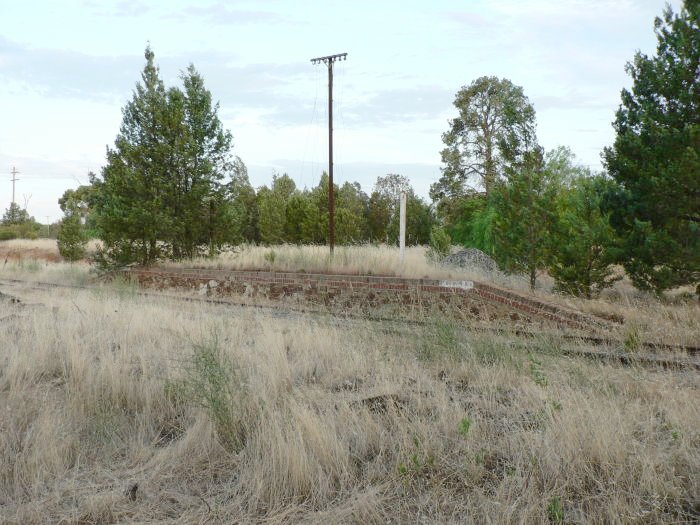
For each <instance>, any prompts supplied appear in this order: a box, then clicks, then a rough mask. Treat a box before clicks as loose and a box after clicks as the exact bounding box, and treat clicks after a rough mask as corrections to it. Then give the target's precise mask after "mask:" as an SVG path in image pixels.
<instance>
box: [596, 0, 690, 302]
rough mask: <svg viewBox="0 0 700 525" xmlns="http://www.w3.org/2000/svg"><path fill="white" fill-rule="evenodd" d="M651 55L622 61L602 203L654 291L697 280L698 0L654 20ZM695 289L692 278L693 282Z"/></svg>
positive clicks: (636, 270)
mask: <svg viewBox="0 0 700 525" xmlns="http://www.w3.org/2000/svg"><path fill="white" fill-rule="evenodd" d="M654 27H655V31H656V37H657V41H658V45H657V50H656V55H655V56H651V57H649V56H647V55H645V54H643V53H641V52H638V53H637V54H636V55H635V57H634V61H633V62H631V63H628V64H627V72H628V73H629V74H630V75H631V77H632V80H633V86H632V90H631V91H628V90H626V89H625V90H623V91H622V104H621V106H620V108H619V110H618V112H617V115H616V119H615V122H614V128H615V131H616V132H617V137H616V139H615V143H614V145H613V146H612V147H610V148H606V150H605V153H604V159H605V164H606V166H607V169H608V172H609V173H610V175H611V176H612V178H613V179H614V180H615V181H616V182H617V187H616V188H614V189H612V190H611V191H609V192H608V194H607V196H606V199H605V207H606V209H607V210H608V211H610V212H611V217H610V220H611V224H612V225H613V227H614V228H615V230H616V231H617V233H618V235H619V236H620V238H621V239H622V240H623V244H622V258H621V261H622V263H623V265H624V267H625V270H626V271H627V273H628V275H629V276H630V277H631V279H632V281H633V282H634V284H635V285H636V286H637V287H639V288H642V289H653V290H655V291H656V292H658V293H660V292H662V291H663V290H665V289H668V288H673V287H675V286H679V285H683V284H691V283H699V282H700V2H698V0H686V1H685V2H684V5H683V7H682V8H681V11H680V13H678V14H674V13H673V11H672V10H671V8H670V7H667V9H666V10H665V11H664V14H663V18H656V20H655V23H654ZM698 288H699V290H700V285H699V287H698Z"/></svg>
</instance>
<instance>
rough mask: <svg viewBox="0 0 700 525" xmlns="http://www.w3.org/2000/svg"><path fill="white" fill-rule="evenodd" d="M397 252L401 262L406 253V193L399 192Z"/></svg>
mask: <svg viewBox="0 0 700 525" xmlns="http://www.w3.org/2000/svg"><path fill="white" fill-rule="evenodd" d="M399 251H400V254H401V261H402V262H403V259H404V255H405V252H406V192H405V191H402V192H401V200H400V204H399Z"/></svg>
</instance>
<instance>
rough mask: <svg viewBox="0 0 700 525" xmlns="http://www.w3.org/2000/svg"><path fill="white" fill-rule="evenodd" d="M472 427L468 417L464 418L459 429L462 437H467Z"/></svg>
mask: <svg viewBox="0 0 700 525" xmlns="http://www.w3.org/2000/svg"><path fill="white" fill-rule="evenodd" d="M471 426H472V422H471V419H469V418H468V417H465V418H462V420H461V421H460V422H459V428H458V431H459V433H460V435H462V436H466V435H467V434H468V433H469V429H470V428H471Z"/></svg>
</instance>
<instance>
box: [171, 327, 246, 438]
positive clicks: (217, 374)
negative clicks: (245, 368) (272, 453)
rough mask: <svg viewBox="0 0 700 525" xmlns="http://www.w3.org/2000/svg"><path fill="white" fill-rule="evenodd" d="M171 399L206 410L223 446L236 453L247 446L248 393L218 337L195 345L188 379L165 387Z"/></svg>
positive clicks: (186, 370) (186, 369) (238, 371)
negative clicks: (246, 417) (223, 350)
mask: <svg viewBox="0 0 700 525" xmlns="http://www.w3.org/2000/svg"><path fill="white" fill-rule="evenodd" d="M165 389H166V394H167V395H168V397H170V398H173V397H175V398H179V399H180V400H182V401H184V402H186V403H191V404H194V405H195V406H199V407H201V408H203V409H204V410H206V412H207V413H208V415H209V417H210V418H211V420H212V421H213V422H214V424H215V425H216V431H217V434H218V436H219V440H220V441H221V443H222V444H223V445H224V446H225V447H226V448H228V449H229V450H233V451H235V452H238V451H240V450H241V449H242V448H243V446H244V445H245V439H246V434H247V432H246V431H247V427H246V424H245V416H246V402H247V398H248V396H247V391H246V389H245V387H244V384H243V380H242V378H241V373H240V370H239V368H238V367H237V366H236V365H235V363H233V362H232V361H231V360H230V359H229V358H228V357H227V356H226V355H224V353H223V352H222V349H221V347H220V345H219V339H218V337H217V336H216V334H214V335H213V336H212V337H211V339H209V340H208V341H205V342H204V343H202V344H195V345H194V355H193V356H192V357H191V359H190V360H188V362H187V363H186V365H185V367H184V377H183V378H182V379H180V380H178V381H175V382H169V383H166V385H165Z"/></svg>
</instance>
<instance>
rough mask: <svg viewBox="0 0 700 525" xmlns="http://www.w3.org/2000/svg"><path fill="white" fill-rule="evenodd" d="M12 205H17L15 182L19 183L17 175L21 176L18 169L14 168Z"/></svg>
mask: <svg viewBox="0 0 700 525" xmlns="http://www.w3.org/2000/svg"><path fill="white" fill-rule="evenodd" d="M11 173H12V204H14V203H15V182H17V181H18V180H19V179H18V178H17V175H19V171H17V168H15V167H14V166H12V172H11Z"/></svg>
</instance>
